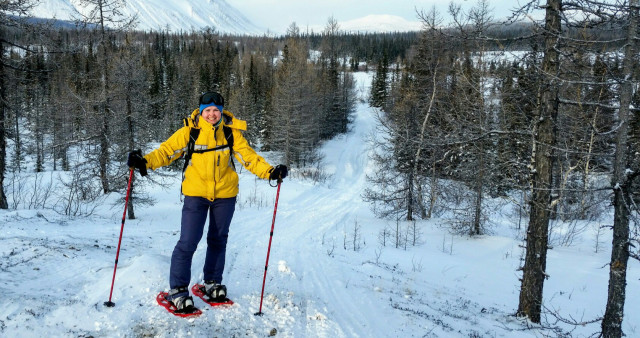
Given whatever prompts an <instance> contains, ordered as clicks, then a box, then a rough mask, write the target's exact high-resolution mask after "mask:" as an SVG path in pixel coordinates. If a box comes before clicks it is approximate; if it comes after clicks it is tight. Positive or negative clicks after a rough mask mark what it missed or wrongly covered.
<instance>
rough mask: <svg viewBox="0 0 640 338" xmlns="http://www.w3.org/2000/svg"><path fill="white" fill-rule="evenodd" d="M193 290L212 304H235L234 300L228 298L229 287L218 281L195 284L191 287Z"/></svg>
mask: <svg viewBox="0 0 640 338" xmlns="http://www.w3.org/2000/svg"><path fill="white" fill-rule="evenodd" d="M191 292H193V294H194V295H196V296H198V297H200V299H202V300H203V301H204V302H205V303H207V304H209V305H211V306H219V305H233V301H232V300H231V299H229V298H227V287H226V286H224V285H222V284H218V283H216V282H210V281H206V282H204V285H203V284H195V285H194V286H192V287H191Z"/></svg>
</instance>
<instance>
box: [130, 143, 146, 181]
mask: <svg viewBox="0 0 640 338" xmlns="http://www.w3.org/2000/svg"><path fill="white" fill-rule="evenodd" d="M127 165H128V166H129V168H136V169H138V170H139V171H140V175H142V176H147V160H145V159H144V157H142V151H141V150H140V149H137V150H134V151H132V152H130V153H129V158H128V159H127Z"/></svg>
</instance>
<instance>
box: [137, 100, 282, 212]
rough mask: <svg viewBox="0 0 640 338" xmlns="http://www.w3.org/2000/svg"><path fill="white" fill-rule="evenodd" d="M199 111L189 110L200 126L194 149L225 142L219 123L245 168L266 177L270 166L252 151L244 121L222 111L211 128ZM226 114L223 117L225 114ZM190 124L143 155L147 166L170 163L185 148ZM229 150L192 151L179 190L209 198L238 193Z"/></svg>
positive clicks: (228, 196) (196, 123)
mask: <svg viewBox="0 0 640 338" xmlns="http://www.w3.org/2000/svg"><path fill="white" fill-rule="evenodd" d="M199 113H200V110H199V109H196V110H194V111H193V113H191V119H192V122H193V125H194V126H195V127H196V128H200V134H199V135H198V139H197V140H196V142H195V149H196V150H198V149H211V148H215V147H216V146H221V145H225V144H227V141H226V140H225V138H224V132H223V130H222V125H223V124H224V125H226V126H228V127H230V128H231V130H232V133H233V154H234V156H235V158H236V159H237V160H238V162H239V163H241V164H242V165H243V166H244V167H245V168H247V169H248V170H249V171H251V172H252V173H254V174H255V175H256V176H258V177H260V178H262V179H268V178H269V173H271V171H272V170H273V167H272V166H271V165H270V164H269V163H267V161H265V159H264V158H262V156H260V155H258V154H257V153H256V152H255V150H253V149H252V148H251V147H250V146H249V143H248V142H247V140H246V139H245V138H244V136H243V135H242V132H241V131H244V130H247V122H245V121H243V120H239V119H236V118H235V117H234V116H233V114H231V112H228V111H226V110H225V111H224V112H223V114H222V115H223V116H222V123H221V124H220V125H219V126H218V127H217V128H214V127H213V126H212V125H211V124H210V123H209V122H207V121H205V119H203V118H200V115H199ZM225 115H226V116H225ZM190 129H191V127H189V126H185V127H182V128H180V129H179V130H178V131H176V132H175V133H173V135H171V137H169V139H167V140H166V141H165V142H163V143H162V144H161V145H160V147H159V148H158V149H156V150H154V151H152V152H150V153H148V154H147V155H145V156H144V158H145V159H146V160H147V168H151V169H154V170H155V169H157V168H159V167H162V166H165V165H168V164H170V163H171V162H173V161H175V160H176V159H178V158H180V156H181V155H182V154H183V153H184V152H185V151H186V149H187V144H188V142H189V131H190ZM230 155H231V150H230V149H229V148H228V147H227V148H224V149H220V150H216V151H209V152H205V153H200V154H199V153H194V154H193V156H192V157H191V161H190V163H189V166H188V167H187V169H186V170H185V172H184V179H183V181H182V193H183V194H184V195H186V196H195V197H204V198H207V199H209V200H211V201H213V200H214V199H216V198H230V197H235V196H236V195H237V194H238V174H237V173H236V171H235V169H234V167H233V163H232V161H231V156H230Z"/></svg>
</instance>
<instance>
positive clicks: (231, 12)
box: [31, 0, 422, 35]
mask: <svg viewBox="0 0 640 338" xmlns="http://www.w3.org/2000/svg"><path fill="white" fill-rule="evenodd" d="M91 9H92V8H91V7H87V6H84V5H83V4H82V3H81V2H80V0H41V1H40V2H39V3H38V5H37V6H36V7H35V8H34V9H33V10H32V12H31V14H32V15H33V16H35V17H39V18H47V19H57V20H65V21H73V20H77V19H80V18H81V17H82V14H85V15H86V14H88V13H89V12H90V11H91ZM118 10H119V11H120V12H121V14H122V15H123V16H124V17H131V16H133V15H137V16H138V18H137V25H136V27H135V29H137V30H144V31H158V30H168V31H171V32H179V31H191V30H200V29H203V28H206V27H212V28H215V29H216V30H217V31H218V32H220V33H226V34H238V35H262V34H273V33H275V34H284V33H285V32H273V31H270V30H269V29H268V28H264V27H259V26H258V25H256V24H254V23H253V22H252V21H251V20H249V19H248V18H247V17H245V16H244V15H243V14H242V13H241V12H240V11H239V10H237V9H236V8H235V7H233V6H231V5H230V4H229V3H228V2H226V1H224V0H215V1H214V0H171V1H162V0H155V1H147V0H127V1H126V2H125V3H124V4H123V5H122V6H121V7H119V8H118ZM421 26H422V24H421V23H420V22H419V21H408V20H406V19H404V18H402V17H400V16H395V15H367V16H364V17H361V18H358V19H353V20H346V21H341V22H339V27H340V30H342V31H346V32H367V33H383V32H408V31H419V30H420V29H421ZM308 28H309V29H311V30H313V31H315V32H321V31H323V30H324V26H322V25H312V26H309V27H308Z"/></svg>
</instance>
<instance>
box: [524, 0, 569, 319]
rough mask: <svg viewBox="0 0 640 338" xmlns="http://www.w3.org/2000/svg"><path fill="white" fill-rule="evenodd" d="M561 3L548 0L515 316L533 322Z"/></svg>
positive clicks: (547, 198) (542, 260) (540, 282)
mask: <svg viewBox="0 0 640 338" xmlns="http://www.w3.org/2000/svg"><path fill="white" fill-rule="evenodd" d="M561 7H562V1H561V0H547V5H546V16H545V42H544V58H543V61H542V69H543V70H542V72H543V73H544V74H547V75H548V76H549V81H548V84H546V85H543V87H542V88H541V93H540V104H539V107H538V111H539V118H538V122H537V123H538V124H537V126H536V127H535V129H536V130H534V136H533V140H534V144H533V154H532V158H533V173H532V175H531V181H532V182H531V183H532V199H531V214H530V218H529V228H528V230H527V240H526V241H527V248H526V254H525V262H524V266H523V268H522V271H523V273H522V284H521V287H520V302H519V304H518V312H517V314H518V316H522V317H528V318H529V320H531V321H532V322H534V323H539V322H540V313H541V310H542V295H543V286H544V279H545V278H546V276H547V274H546V264H547V249H548V230H549V211H550V203H551V194H550V191H551V188H552V186H551V184H552V180H551V178H552V173H553V162H554V161H553V156H552V153H553V147H554V145H555V141H556V140H555V120H556V116H557V113H558V89H557V83H556V79H555V78H554V76H555V75H556V74H557V73H558V52H557V50H556V49H555V47H556V42H557V40H558V34H559V33H560V30H561V26H560V24H561V23H560V9H561Z"/></svg>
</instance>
